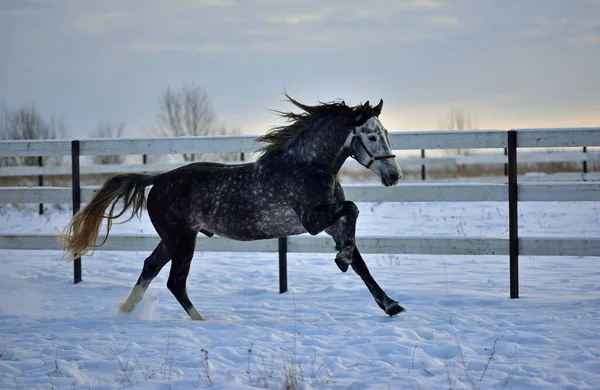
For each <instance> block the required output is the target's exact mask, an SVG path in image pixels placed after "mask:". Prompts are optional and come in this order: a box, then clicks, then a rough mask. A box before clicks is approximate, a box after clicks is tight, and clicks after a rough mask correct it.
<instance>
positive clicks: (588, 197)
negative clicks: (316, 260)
mask: <svg viewBox="0 0 600 390" xmlns="http://www.w3.org/2000/svg"><path fill="white" fill-rule="evenodd" d="M390 141H391V143H392V148H393V149H395V150H401V149H417V150H418V149H468V148H477V149H481V148H506V149H507V150H508V153H507V154H508V156H507V162H508V170H507V172H508V175H509V180H508V184H408V185H399V186H396V187H392V188H382V187H378V186H365V185H354V186H352V185H348V186H345V187H344V188H345V192H346V195H347V197H348V198H349V199H352V200H355V201H364V202H482V201H483V202H485V201H497V202H506V201H508V204H509V236H508V238H490V237H358V238H357V245H359V246H360V247H361V250H362V251H363V252H365V253H412V254H472V255H483V254H488V255H507V254H508V255H509V257H510V280H511V298H518V295H519V294H518V256H519V255H532V256H537V255H543V256H563V255H570V256H600V237H584V238H581V237H560V238H555V237H553V238H548V237H523V238H520V237H519V236H518V212H517V210H518V202H528V201H532V202H533V201H535V202H547V201H553V202H562V201H600V182H584V183H556V182H553V183H521V184H518V183H517V170H516V166H517V148H519V147H527V148H536V147H573V146H580V147H581V146H586V147H590V146H600V128H569V129H519V130H510V131H501V130H486V131H464V132H455V131H428V132H408V133H391V134H390ZM257 147H258V145H256V144H255V143H254V137H249V136H235V137H184V138H166V139H165V138H159V139H151V138H148V139H119V140H104V139H103V140H82V141H5V142H0V155H1V156H68V155H70V156H71V158H72V179H73V186H72V188H71V189H69V188H52V187H34V188H14V187H9V188H4V189H0V202H4V203H38V202H40V203H65V202H70V201H71V202H72V203H73V209H74V211H76V210H78V208H79V204H80V203H81V202H86V201H87V200H89V199H90V197H91V195H92V194H93V191H94V188H87V187H86V188H80V185H79V175H80V170H79V158H80V156H82V155H103V154H111V155H112V154H129V155H132V154H133V155H135V154H181V153H226V152H252V151H255V150H256V148H257ZM585 157H586V158H587V155H586V156H585ZM157 242H158V238H157V237H156V236H113V237H111V238H110V239H109V240H108V241H107V243H106V244H105V246H104V247H103V250H152V249H153V248H154V246H155V245H156V244H157ZM198 242H199V243H200V245H201V249H202V250H203V251H245V252H248V251H266V252H275V251H277V252H279V254H280V273H281V275H280V276H281V279H280V290H281V291H284V290H285V288H284V287H286V286H287V281H286V279H285V277H284V276H285V275H284V272H283V271H285V270H286V269H287V267H286V264H285V253H287V252H329V251H331V250H332V249H333V247H334V244H333V241H332V240H331V238H329V237H325V236H317V237H310V236H296V237H290V238H287V239H283V240H282V239H279V240H263V241H253V242H237V241H231V240H226V239H223V238H211V239H207V238H199V240H198ZM282 248H285V251H283V249H282ZM0 249H50V250H55V249H58V246H57V243H56V241H55V238H54V237H53V236H51V235H11V234H8V235H4V236H0ZM78 267H79V268H78ZM79 280H81V263H80V261H76V262H75V282H78V281H79Z"/></svg>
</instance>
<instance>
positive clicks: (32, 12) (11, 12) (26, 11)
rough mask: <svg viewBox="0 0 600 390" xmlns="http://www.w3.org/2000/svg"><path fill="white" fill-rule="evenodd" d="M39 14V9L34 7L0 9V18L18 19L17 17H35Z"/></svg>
mask: <svg viewBox="0 0 600 390" xmlns="http://www.w3.org/2000/svg"><path fill="white" fill-rule="evenodd" d="M40 13H41V12H40V10H39V9H37V8H34V7H21V8H14V9H0V17H2V16H9V17H18V16H37V15H39V14H40Z"/></svg>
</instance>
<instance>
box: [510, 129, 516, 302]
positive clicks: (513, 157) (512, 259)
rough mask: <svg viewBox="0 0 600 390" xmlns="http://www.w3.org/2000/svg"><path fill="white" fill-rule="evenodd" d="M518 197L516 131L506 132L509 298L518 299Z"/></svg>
mask: <svg viewBox="0 0 600 390" xmlns="http://www.w3.org/2000/svg"><path fill="white" fill-rule="evenodd" d="M518 204H519V196H518V183H517V131H516V130H509V131H508V239H509V257H510V298H511V299H516V298H519V208H518Z"/></svg>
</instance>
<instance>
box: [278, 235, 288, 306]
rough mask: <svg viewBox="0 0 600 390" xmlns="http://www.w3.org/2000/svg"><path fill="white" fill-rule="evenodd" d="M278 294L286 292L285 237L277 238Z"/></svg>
mask: <svg viewBox="0 0 600 390" xmlns="http://www.w3.org/2000/svg"><path fill="white" fill-rule="evenodd" d="M277 243H278V247H279V293H280V294H281V293H284V292H286V291H287V237H279V239H278V241H277Z"/></svg>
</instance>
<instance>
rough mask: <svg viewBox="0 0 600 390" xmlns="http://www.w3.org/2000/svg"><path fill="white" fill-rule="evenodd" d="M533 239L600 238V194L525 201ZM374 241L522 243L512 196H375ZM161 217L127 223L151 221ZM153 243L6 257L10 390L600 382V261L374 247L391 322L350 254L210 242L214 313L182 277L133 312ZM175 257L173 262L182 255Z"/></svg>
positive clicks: (40, 221) (51, 226)
mask: <svg viewBox="0 0 600 390" xmlns="http://www.w3.org/2000/svg"><path fill="white" fill-rule="evenodd" d="M519 207H520V209H519V214H520V225H521V226H520V234H521V235H523V236H527V235H532V236H533V235H535V236H552V237H554V236H561V235H568V236H577V235H579V236H600V204H599V203H598V202H582V203H522V204H520V206H519ZM359 208H360V210H361V215H360V217H359V224H358V228H357V234H358V235H381V234H385V235H403V236H406V235H415V236H421V235H423V236H432V235H438V236H449V235H468V236H471V235H476V236H489V237H506V236H507V234H508V225H507V213H508V210H507V206H506V204H504V203H494V202H482V203H406V204H402V203H386V204H372V203H361V204H359ZM36 210H37V206H31V207H27V208H24V209H17V208H14V207H12V206H0V221H1V222H0V234H2V233H7V232H23V233H35V232H39V233H42V232H44V233H53V232H58V231H60V230H61V229H62V227H64V225H65V224H66V222H67V221H68V219H69V215H70V210H68V209H63V210H60V209H57V208H51V209H50V210H48V213H47V215H44V216H39V215H37V213H36ZM152 232H153V229H152V226H151V224H150V223H149V221H148V219H147V217H146V216H144V217H143V218H142V219H141V220H140V221H138V220H132V221H131V222H129V223H127V224H123V225H116V226H114V228H113V231H112V234H119V233H152ZM147 255H148V253H144V252H102V251H97V252H96V253H95V254H94V255H93V256H91V257H86V258H84V259H83V279H84V281H83V282H82V283H80V284H77V285H73V284H72V265H71V264H70V263H65V262H64V261H62V257H61V253H59V252H55V251H7V250H4V251H0V267H1V271H0V389H50V388H54V389H89V388H93V389H118V388H127V389H130V388H131V389H149V388H157V389H167V388H172V389H195V388H205V387H210V388H213V389H246V388H255V387H268V388H275V389H278V388H286V387H287V388H294V387H295V388H299V389H321V388H326V389H386V388H390V389H404V388H406V389H433V388H453V389H460V388H478V389H489V388H507V389H538V388H543V389H559V388H560V389H563V388H570V389H578V388H581V389H588V388H597V387H598V384H599V383H600V338H598V334H599V332H600V317H599V316H600V315H599V309H600V283H599V282H600V268H599V267H598V260H599V259H598V258H574V257H521V261H520V263H521V266H520V278H521V299H518V300H510V299H509V298H508V291H509V287H508V259H507V258H506V257H505V256H413V255H385V256H380V255H365V256H364V257H365V260H366V262H367V264H369V266H370V268H371V271H372V274H373V276H374V277H375V279H376V280H377V281H378V282H379V284H380V285H381V286H382V287H383V288H384V290H386V292H387V293H388V295H390V296H391V297H392V298H395V299H399V300H400V302H401V304H402V305H403V306H404V307H406V308H407V310H408V311H407V312H406V313H403V314H401V315H399V316H397V317H394V318H389V317H387V316H386V315H385V314H384V313H383V311H381V310H380V309H379V308H378V307H377V305H376V304H375V302H374V301H373V299H372V297H371V296H370V294H369V292H368V291H367V289H366V287H365V286H364V284H363V283H362V281H361V280H360V278H359V277H358V276H357V275H355V274H353V273H352V272H351V271H349V272H348V273H346V274H342V273H340V272H339V270H338V268H337V267H336V266H335V264H334V261H333V260H334V257H335V254H334V253H328V254H290V255H289V256H288V257H289V260H288V261H289V264H288V268H289V270H288V272H289V281H288V284H289V287H290V291H289V292H288V293H285V294H278V269H277V254H265V253H200V252H199V253H197V254H196V256H195V259H194V262H193V264H192V271H191V274H190V277H189V279H188V291H189V293H190V298H191V300H192V302H194V303H195V305H196V307H197V309H198V310H199V311H200V313H202V314H203V315H204V316H205V317H206V318H207V320H206V321H191V320H190V319H189V318H188V317H187V315H186V314H185V312H184V311H183V309H182V308H181V307H180V306H179V304H178V303H177V302H176V300H175V298H174V297H173V296H172V295H171V294H170V292H169V291H168V290H167V289H166V287H165V284H166V276H167V271H168V270H167V269H165V270H163V272H162V273H161V274H160V275H159V276H158V277H157V278H156V279H155V281H154V282H153V284H152V285H151V286H150V288H149V290H148V292H147V293H146V296H145V297H144V299H143V300H142V302H141V303H140V304H139V305H138V307H137V308H136V309H135V310H134V312H132V313H130V314H128V315H121V314H119V313H118V310H117V308H118V305H119V303H120V302H121V301H122V300H123V299H124V298H125V297H126V296H127V294H128V293H129V291H130V290H131V288H132V286H133V284H134V283H135V281H136V279H137V277H138V275H139V272H140V271H141V267H142V264H143V259H144V258H145V257H146V256H147ZM167 267H168V266H167Z"/></svg>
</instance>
